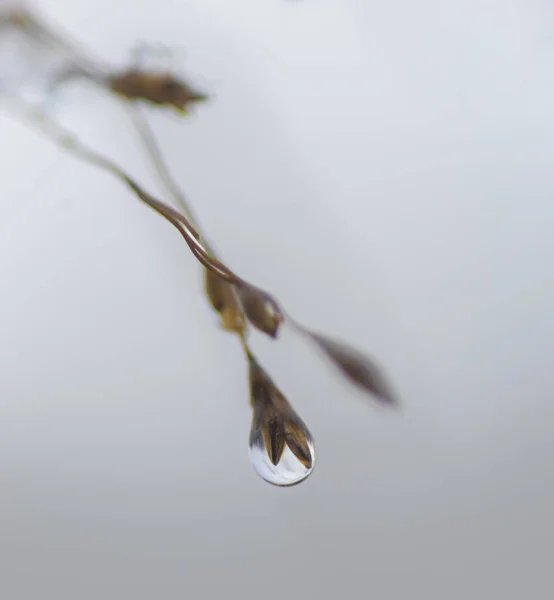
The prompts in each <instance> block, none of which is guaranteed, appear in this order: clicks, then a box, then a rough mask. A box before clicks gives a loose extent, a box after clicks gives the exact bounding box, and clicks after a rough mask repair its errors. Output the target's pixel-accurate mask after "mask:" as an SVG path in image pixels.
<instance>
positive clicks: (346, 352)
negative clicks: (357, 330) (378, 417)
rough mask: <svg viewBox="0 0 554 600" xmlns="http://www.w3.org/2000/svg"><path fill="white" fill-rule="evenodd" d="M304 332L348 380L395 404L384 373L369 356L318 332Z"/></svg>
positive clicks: (379, 398) (380, 398) (394, 398)
mask: <svg viewBox="0 0 554 600" xmlns="http://www.w3.org/2000/svg"><path fill="white" fill-rule="evenodd" d="M304 333H305V334H306V335H308V336H309V337H310V339H312V340H313V341H314V342H315V343H316V344H317V345H318V346H319V348H320V349H321V350H322V351H323V352H324V353H325V354H326V355H327V356H328V358H330V359H331V361H332V362H333V363H334V364H335V366H337V367H338V369H339V370H340V372H341V373H342V374H343V375H344V376H345V377H346V378H347V379H348V380H349V381H350V382H352V383H354V384H355V385H357V386H358V387H360V388H361V389H362V390H364V391H365V392H368V393H370V394H371V395H373V396H375V397H376V398H377V399H378V400H379V401H380V402H382V403H384V404H389V405H394V404H397V400H396V397H395V394H394V393H393V391H392V389H391V386H390V384H389V382H388V381H387V378H386V376H385V373H384V372H383V370H382V369H381V368H380V367H379V366H377V365H376V364H375V362H374V361H373V360H372V359H371V358H369V357H368V356H366V355H364V354H363V353H362V352H360V351H359V350H356V349H355V348H352V347H351V346H348V345H347V344H344V343H343V342H338V341H336V340H332V339H330V338H328V337H327V336H323V335H321V334H319V333H313V332H312V331H307V330H304Z"/></svg>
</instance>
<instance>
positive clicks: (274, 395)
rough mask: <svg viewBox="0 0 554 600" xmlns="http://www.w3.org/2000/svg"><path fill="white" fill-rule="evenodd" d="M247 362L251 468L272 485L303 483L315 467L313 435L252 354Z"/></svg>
mask: <svg viewBox="0 0 554 600" xmlns="http://www.w3.org/2000/svg"><path fill="white" fill-rule="evenodd" d="M248 358H249V370H250V402H251V404H252V428H251V430H250V441H249V445H250V456H251V459H252V464H253V466H254V468H255V470H256V472H257V473H258V475H260V477H262V478H263V479H265V480H266V481H268V482H269V483H272V484H273V485H279V486H290V485H294V484H296V483H300V482H301V481H303V480H304V479H306V477H308V476H309V475H310V473H311V472H312V471H313V468H314V466H315V449H314V441H313V438H312V435H311V433H310V431H309V430H308V428H307V427H306V424H305V423H304V422H303V421H302V419H301V418H300V417H299V416H298V415H297V414H296V412H295V411H294V410H293V408H292V406H291V405H290V404H289V402H288V401H287V399H286V398H285V397H284V396H283V394H282V393H281V391H280V390H279V389H278V388H277V386H276V385H275V384H274V383H273V381H272V380H271V378H270V377H269V375H268V374H267V373H266V372H265V371H264V369H263V368H262V367H261V366H260V364H259V363H258V362H257V360H256V359H255V358H254V357H253V356H252V355H251V354H249V357H248Z"/></svg>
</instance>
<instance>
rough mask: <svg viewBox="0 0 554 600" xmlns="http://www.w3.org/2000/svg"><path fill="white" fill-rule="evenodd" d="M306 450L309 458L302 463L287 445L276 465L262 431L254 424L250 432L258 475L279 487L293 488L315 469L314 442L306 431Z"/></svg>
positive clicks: (253, 460) (254, 463)
mask: <svg viewBox="0 0 554 600" xmlns="http://www.w3.org/2000/svg"><path fill="white" fill-rule="evenodd" d="M305 442H306V449H307V451H308V452H309V456H307V457H305V459H304V460H303V461H300V460H299V459H298V458H297V457H296V456H295V455H294V454H293V453H292V452H291V450H290V448H289V446H288V445H287V444H285V447H284V450H283V451H282V454H281V456H280V457H279V459H278V461H276V462H277V464H274V463H273V462H272V460H271V458H270V456H269V454H268V452H267V450H266V445H265V443H264V436H263V433H262V429H261V428H259V427H255V426H254V424H253V427H252V431H251V432H250V460H251V461H252V466H253V467H254V469H255V471H256V473H257V474H258V475H259V476H260V477H261V478H262V479H264V480H265V481H267V482H268V483H271V484H273V485H278V486H291V485H295V484H297V483H300V482H301V481H304V479H306V478H307V477H308V476H309V475H310V474H311V472H312V471H313V470H314V467H315V449H314V441H313V438H312V436H311V434H310V433H309V432H308V430H307V429H306V430H305Z"/></svg>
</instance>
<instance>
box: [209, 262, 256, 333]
mask: <svg viewBox="0 0 554 600" xmlns="http://www.w3.org/2000/svg"><path fill="white" fill-rule="evenodd" d="M205 290H206V295H207V296H208V299H209V300H210V303H211V305H212V306H213V307H214V309H215V310H216V312H218V313H219V316H220V317H221V325H222V327H223V329H225V330H227V331H233V332H235V333H238V334H239V335H244V331H245V328H246V319H245V316H244V312H243V311H242V307H241V305H240V301H239V299H238V297H237V292H236V290H235V288H234V286H233V285H232V284H231V283H229V282H228V281H225V280H224V279H221V277H219V275H217V274H216V273H214V272H213V271H210V270H209V269H206V270H205Z"/></svg>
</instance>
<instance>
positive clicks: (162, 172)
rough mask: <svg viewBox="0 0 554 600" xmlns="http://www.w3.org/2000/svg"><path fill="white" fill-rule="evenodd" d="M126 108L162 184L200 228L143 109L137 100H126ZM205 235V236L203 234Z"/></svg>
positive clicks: (178, 205) (179, 206) (184, 212)
mask: <svg viewBox="0 0 554 600" xmlns="http://www.w3.org/2000/svg"><path fill="white" fill-rule="evenodd" d="M124 102H125V109H126V110H127V112H128V113H129V116H130V117H131V120H132V121H133V125H134V127H135V129H136V130H137V133H138V134H139V137H140V139H141V141H142V144H143V146H144V148H145V149H146V151H147V153H148V155H149V157H150V160H151V161H152V164H153V165H154V168H155V170H156V172H157V174H158V177H159V178H160V181H161V182H162V184H163V185H164V186H165V187H166V188H167V191H168V192H169V193H170V194H171V196H172V197H173V200H174V201H175V204H176V205H177V208H179V209H180V210H181V212H182V213H183V214H184V215H185V216H186V217H187V218H188V219H189V220H190V221H192V222H193V223H194V224H195V225H196V228H197V229H198V219H196V217H195V215H194V214H193V212H192V209H191V207H190V205H189V203H188V202H187V200H186V198H185V195H184V194H183V192H182V191H181V189H180V188H179V185H178V184H177V182H176V181H175V179H174V178H173V175H172V174H171V171H170V170H169V167H168V166H167V163H166V160H165V159H164V157H163V154H162V151H161V149H160V146H159V144H158V142H157V140H156V136H155V135H154V131H153V130H152V127H151V126H150V123H149V122H148V119H147V118H146V115H145V114H144V112H143V111H142V110H141V108H140V106H138V104H137V103H136V102H133V101H128V100H125V101H124ZM202 237H203V236H202Z"/></svg>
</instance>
